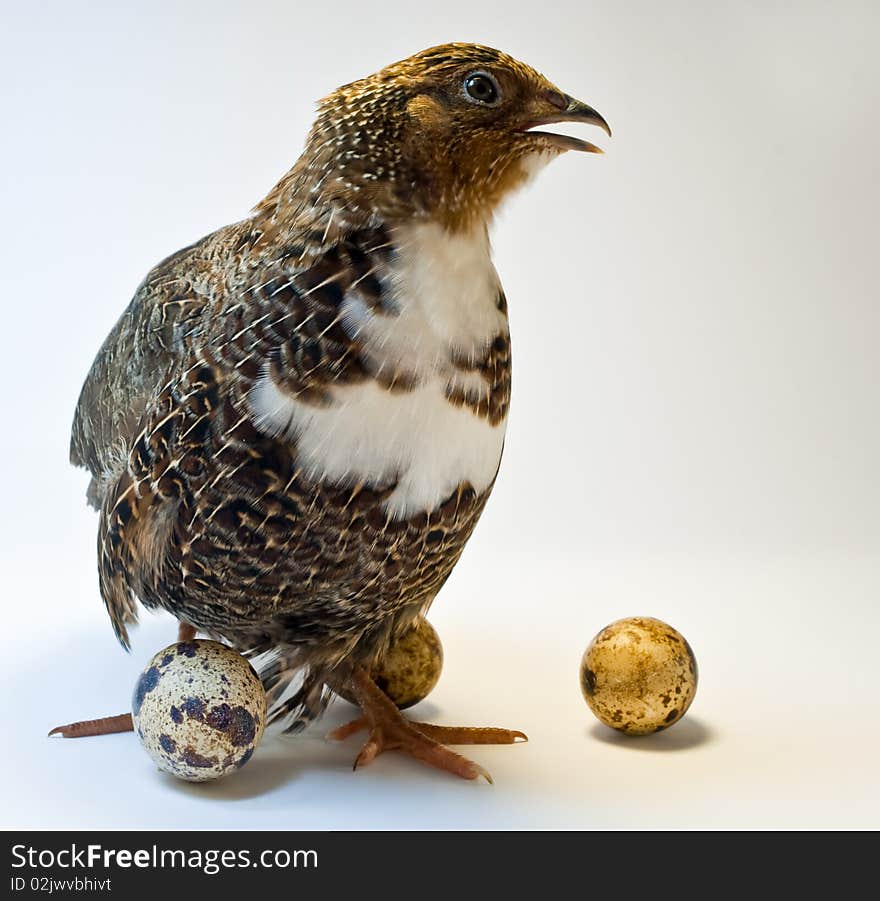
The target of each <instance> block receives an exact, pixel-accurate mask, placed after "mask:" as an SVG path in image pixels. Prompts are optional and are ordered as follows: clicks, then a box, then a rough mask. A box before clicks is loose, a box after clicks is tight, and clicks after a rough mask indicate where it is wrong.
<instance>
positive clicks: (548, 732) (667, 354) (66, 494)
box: [0, 2, 880, 828]
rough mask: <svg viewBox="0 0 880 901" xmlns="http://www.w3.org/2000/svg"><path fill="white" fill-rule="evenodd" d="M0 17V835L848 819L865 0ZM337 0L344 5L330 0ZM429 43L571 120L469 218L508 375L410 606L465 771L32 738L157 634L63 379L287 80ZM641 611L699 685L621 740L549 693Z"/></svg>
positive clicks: (272, 123) (74, 379) (171, 10)
mask: <svg viewBox="0 0 880 901" xmlns="http://www.w3.org/2000/svg"><path fill="white" fill-rule="evenodd" d="M50 6H51V9H49V10H48V11H41V12H39V13H38V12H37V11H26V10H25V8H24V7H21V6H19V7H16V8H15V9H13V10H10V11H8V12H7V15H6V21H7V22H8V23H9V27H7V28H4V30H3V31H4V33H3V35H0V41H2V42H3V46H2V47H0V51H2V52H0V66H2V68H3V72H2V73H0V75H2V78H0V86H2V87H0V90H2V91H3V92H4V94H5V96H4V108H5V110H6V116H7V119H9V117H10V116H11V117H12V118H11V127H10V128H9V131H8V134H9V140H7V141H5V142H4V144H3V147H2V149H0V153H2V154H3V165H2V170H0V171H2V173H3V179H4V217H3V220H2V223H0V247H2V248H3V254H4V256H3V266H2V269H0V279H2V285H0V290H2V296H3V311H4V333H3V337H4V353H3V356H2V360H0V367H2V379H3V381H2V384H3V385H4V389H5V390H4V394H3V412H4V439H3V442H2V444H0V454H2V459H0V464H2V468H0V472H2V473H3V474H4V510H5V516H4V517H3V521H2V523H0V548H2V550H0V566H2V574H3V583H2V584H3V595H4V599H5V605H4V614H5V616H4V629H3V633H2V634H3V638H2V655H0V659H2V664H0V667H2V669H0V678H2V702H0V703H2V711H0V715H2V717H3V722H4V725H5V726H6V730H5V731H6V734H7V738H6V739H5V743H4V752H3V754H4V759H3V763H4V765H3V767H2V775H0V780H2V782H0V790H2V793H3V794H2V797H3V799H4V803H3V805H2V810H3V814H2V825H3V826H5V827H7V828H10V827H24V826H36V827H46V828H49V827H64V826H67V827H77V826H80V827H84V828H85V827H97V826H104V827H137V826H160V827H161V826H167V827H170V828H200V827H202V828H225V827H245V828H270V827H279V828H308V827H312V826H320V827H344V826H364V827H371V826H411V825H413V826H422V827H432V826H438V827H461V826H464V827H481V826H499V827H517V826H519V827H532V826H536V827H543V826H564V825H570V826H585V827H589V826H603V825H614V826H628V825H653V824H656V825H681V826H725V825H735V826H767V825H776V826H858V825H863V826H864V825H870V826H880V778H878V774H877V768H876V757H877V754H876V748H877V746H878V742H880V718H878V717H877V701H876V685H877V684H878V677H880V663H878V655H877V653H876V637H877V634H878V626H880V622H878V619H880V612H878V607H880V605H878V601H877V598H878V596H880V565H878V564H880V516H878V510H880V480H878V478H877V475H876V470H877V460H878V459H880V417H878V416H877V386H878V376H880V364H878V354H877V338H878V334H880V303H878V290H877V269H876V248H877V243H878V241H877V239H878V228H877V219H876V211H877V209H878V208H880V181H878V179H877V168H876V167H877V162H876V161H877V159H880V124H878V121H877V116H876V109H877V103H878V100H880V97H878V85H880V58H878V56H877V54H876V53H875V48H876V45H877V40H878V37H880V28H878V12H877V10H876V5H875V4H870V3H867V2H866V3H859V4H857V3H849V4H838V5H835V6H834V7H833V9H832V7H831V6H827V7H826V8H825V9H824V10H823V9H822V8H820V7H819V6H818V5H816V6H815V7H813V6H811V5H809V4H804V5H801V7H802V8H801V9H800V10H799V11H798V12H797V13H794V12H791V11H786V6H785V5H783V4H779V5H777V6H773V7H768V5H767V4H733V3H731V4H700V5H697V4H692V3H670V4H664V5H663V6H662V8H661V7H657V6H656V5H655V4H649V3H643V4H628V5H626V8H623V5H622V4H616V3H610V2H609V3H604V4H590V3H584V2H578V3H574V2H572V3H570V4H564V3H559V4H544V5H543V6H541V8H540V10H538V9H537V8H536V7H535V6H534V4H530V3H522V4H521V5H520V6H518V7H517V6H514V5H506V6H505V9H504V12H503V14H501V13H500V12H499V11H498V8H497V6H493V5H491V4H489V5H484V7H479V6H475V5H474V4H473V3H470V2H468V3H465V2H461V3H458V2H451V3H445V4H441V5H439V6H435V7H430V8H429V9H426V11H425V13H424V15H422V14H420V16H419V17H418V20H417V21H413V20H412V19H413V17H412V16H411V15H410V14H409V13H407V12H406V10H407V9H409V5H408V4H402V3H398V4H395V3H389V4H384V5H383V6H382V13H381V14H380V15H377V16H373V15H372V14H371V16H370V17H369V18H368V17H367V16H366V15H365V14H364V12H363V10H364V7H363V5H362V4H355V3H353V2H352V3H351V4H349V6H348V7H346V5H345V4H344V3H342V4H337V5H336V6H335V7H334V9H333V11H332V13H331V11H330V10H329V9H325V8H323V7H320V6H309V7H307V8H306V7H303V8H298V6H297V5H295V4H288V3H279V4H269V3H263V4H260V3H253V2H252V3H247V4H244V3H241V4H221V3H212V4H200V5H196V4H192V5H188V6H186V7H185V8H184V7H183V5H181V4H164V5H162V4H157V3H150V4H142V5H135V4H125V5H112V4H106V5H104V6H103V8H102V5H101V4H92V3H89V4H80V7H81V8H80V9H79V10H77V9H76V4H61V3H58V4H51V5H50ZM341 8H349V9H351V11H352V12H351V21H350V22H349V23H348V24H345V21H344V18H343V19H340V18H339V15H338V12H337V10H338V9H341ZM449 39H458V40H462V39H468V40H477V41H483V42H485V43H490V44H494V45H496V46H499V47H502V48H503V49H505V50H508V51H509V52H511V53H513V54H514V55H516V56H519V57H521V58H522V59H524V60H525V61H527V62H529V63H531V64H533V65H535V66H536V67H538V68H539V69H542V70H543V71H544V72H545V73H546V74H547V75H548V76H549V77H550V78H551V79H552V80H554V81H555V82H556V83H557V84H558V85H559V86H560V87H561V88H562V89H564V90H566V91H568V92H570V93H572V94H574V95H575V96H578V97H579V98H580V99H582V100H585V101H587V102H588V103H591V104H592V105H594V106H595V107H596V108H597V109H598V110H600V111H601V112H602V113H603V114H604V115H605V116H606V117H607V119H608V120H609V122H610V123H611V125H612V128H613V129H614V138H613V139H612V140H608V141H604V146H606V147H607V148H608V151H609V152H608V153H607V155H606V156H605V157H604V158H596V157H583V156H575V155H574V154H569V155H568V156H567V157H565V158H563V159H561V160H559V161H556V162H554V163H553V164H552V165H551V166H550V167H548V169H547V170H545V171H544V172H542V173H541V174H540V175H539V176H538V178H537V179H536V182H535V184H534V186H533V187H532V188H531V189H530V190H529V191H527V192H526V193H524V194H522V195H521V196H519V197H518V198H517V199H516V200H514V201H513V202H512V203H511V204H510V205H509V206H508V207H507V208H506V210H505V213H504V215H503V216H502V218H501V221H500V222H499V223H498V227H497V228H496V231H495V234H494V239H493V240H494V244H495V247H496V265H497V267H498V270H499V273H500V275H501V278H502V282H503V284H504V287H505V289H506V292H507V295H508V299H509V303H510V312H511V328H512V339H513V356H514V361H515V375H514V397H513V407H512V414H511V422H510V428H509V431H508V439H507V445H506V450H505V459H504V461H503V463H502V468H501V474H500V476H499V479H498V483H497V486H496V490H495V494H494V496H493V498H492V501H491V502H490V504H489V506H488V508H487V511H486V513H485V515H484V518H483V521H482V522H481V524H480V527H479V529H478V530H477V533H476V535H475V537H474V539H473V541H472V542H471V544H470V546H469V547H468V549H467V551H466V553H465V556H464V558H463V560H462V563H461V564H460V566H459V567H458V568H457V569H456V571H455V573H454V574H453V577H452V579H451V580H450V582H449V583H448V585H447V586H446V588H445V589H444V591H443V592H442V594H441V595H440V598H439V600H438V602H437V604H436V605H435V607H434V609H433V611H432V614H431V619H432V621H433V622H434V624H435V625H436V626H437V628H438V630H439V632H440V634H441V637H442V639H443V641H444V645H445V648H446V652H447V657H446V666H445V670H444V675H443V678H442V680H441V682H440V685H439V686H438V688H437V690H436V691H435V693H434V694H433V695H432V697H431V698H430V699H429V701H428V702H426V704H425V705H424V708H425V709H424V716H425V717H431V718H433V719H436V720H437V721H440V722H446V723H460V724H495V725H507V726H511V727H515V728H521V729H524V730H525V731H526V732H528V733H529V735H530V738H531V741H530V742H529V743H528V744H527V745H524V746H517V747H512V748H511V747H504V748H485V749H483V748H477V749H473V756H474V757H475V758H476V759H477V760H479V761H480V762H482V763H483V764H484V765H486V766H487V767H488V768H489V770H490V771H491V772H492V774H493V776H494V777H495V781H496V784H495V785H494V786H492V787H490V786H487V785H477V784H465V783H459V782H456V781H455V780H453V779H451V778H450V777H447V776H445V775H444V774H440V773H434V772H431V771H428V770H426V769H424V768H421V767H419V766H418V765H416V764H415V763H410V762H409V761H405V760H402V759H400V758H398V757H397V756H392V755H388V756H386V757H384V758H382V759H380V760H378V761H376V762H375V763H374V764H373V765H372V766H371V767H370V768H369V769H365V770H364V771H362V772H358V773H356V774H352V773H351V772H350V769H349V767H350V761H351V759H352V758H353V756H354V754H355V752H356V742H355V741H354V740H352V741H349V742H348V743H346V744H344V745H340V746H332V745H327V744H325V743H324V742H323V741H322V740H320V737H319V736H320V734H321V733H322V732H323V731H325V730H326V729H329V728H330V727H331V726H332V725H333V724H334V723H336V722H339V721H341V719H342V718H343V717H344V716H345V715H346V713H348V712H349V711H348V709H346V708H344V707H343V705H342V704H340V705H339V707H338V708H337V709H334V710H333V711H331V713H330V714H329V715H328V716H327V718H326V719H325V721H324V722H323V723H321V724H320V726H319V729H318V730H317V731H316V732H315V733H314V735H309V736H305V737H303V738H300V739H296V740H293V741H291V742H287V743H284V744H282V743H280V742H279V743H276V744H266V745H264V747H263V748H262V749H261V750H260V751H259V752H258V753H257V755H255V757H254V759H253V760H252V761H251V763H250V764H248V766H247V768H245V769H244V770H243V771H242V772H241V773H240V774H239V775H237V776H236V777H235V779H234V780H233V779H230V780H229V781H228V782H227V783H225V784H222V783H221V784H217V785H215V786H203V787H188V786H185V785H179V784H177V783H174V782H172V781H171V780H170V779H166V778H165V777H162V776H161V775H160V774H158V773H156V772H155V770H153V768H152V767H151V765H150V762H149V760H148V759H147V757H146V756H145V755H144V754H143V753H142V752H141V751H140V750H139V748H138V746H137V744H136V742H135V741H134V740H133V739H132V737H131V736H118V737H108V738H103V739H94V740H90V741H80V742H74V741H66V742H65V741H63V740H52V741H50V740H47V739H46V738H45V732H46V730H47V729H48V728H49V727H50V726H52V725H55V724H56V723H59V722H62V721H67V720H69V719H71V718H76V717H80V716H89V715H97V714H104V713H113V712H119V711H121V710H123V709H125V708H126V707H127V704H128V698H129V694H130V687H131V685H132V684H133V682H134V678H135V676H136V674H137V672H138V670H139V669H140V666H141V665H142V664H143V663H144V662H145V661H146V660H147V659H148V658H149V657H150V656H151V655H152V653H153V652H155V651H156V650H157V649H158V648H159V647H160V646H162V645H164V644H167V643H168V642H170V640H171V639H172V637H173V633H174V629H173V625H172V624H171V622H170V621H169V620H159V619H154V618H151V617H146V618H145V621H144V625H143V626H142V628H140V629H139V630H137V631H136V632H135V634H134V643H135V645H134V653H133V654H132V656H131V657H126V656H125V655H124V654H123V652H122V651H121V650H120V649H119V648H118V647H117V646H116V645H115V643H114V640H113V637H112V632H111V630H110V627H109V624H108V622H107V621H106V617H105V614H104V612H103V610H102V608H101V604H100V601H99V598H98V593H97V584H96V582H97V580H96V576H95V557H94V554H95V550H94V542H95V528H96V523H95V519H94V515H93V514H92V513H91V512H90V511H88V510H87V509H86V508H85V505H84V501H83V493H84V490H85V483H86V478H85V475H84V474H83V473H81V472H76V471H74V470H72V469H71V468H69V467H68V466H67V465H66V457H67V441H68V434H69V427H70V420H71V416H72V412H73V407H74V404H75V401H76V396H77V393H78V390H79V386H80V384H81V382H82V379H83V377H84V375H85V373H86V370H87V368H88V366H89V363H90V362H91V359H92V357H93V355H94V353H95V351H96V350H97V347H98V345H99V344H100V341H101V340H102V339H103V337H104V335H105V334H106V332H107V331H108V330H109V328H110V327H111V325H112V323H113V321H114V320H115V318H116V317H117V316H118V314H119V312H120V311H121V310H122V308H123V307H124V305H125V304H126V303H127V301H128V299H129V297H130V296H131V294H132V292H133V290H134V288H135V286H136V285H137V283H138V282H139V281H140V279H141V278H142V277H143V275H144V274H145V272H146V271H147V270H148V269H149V268H150V266H151V265H153V264H154V263H155V262H156V261H157V260H158V259H160V258H161V257H162V256H164V255H166V254H167V253H169V252H171V251H173V250H175V249H176V248H178V247H181V246H183V245H184V244H187V243H189V242H190V241H192V240H193V239H195V238H197V237H198V236H199V235H201V234H204V233H205V232H207V231H209V230H211V229H212V228H214V227H217V226H219V225H221V224H223V223H225V222H228V221H231V220H233V219H236V218H239V217H240V216H241V215H243V214H244V213H245V212H247V210H248V209H249V208H250V206H251V205H253V204H254V203H255V202H256V201H257V200H258V199H259V198H260V197H261V196H262V195H263V194H264V193H265V192H266V191H267V190H268V189H269V188H270V187H271V185H272V183H273V182H274V180H275V179H276V178H277V177H278V176H279V175H280V174H281V173H282V172H283V171H284V169H285V168H286V167H287V166H288V165H289V164H290V163H291V162H292V161H293V159H294V157H295V156H296V154H297V153H298V152H299V148H300V147H301V145H302V140H303V137H304V135H305V132H306V129H307V127H308V124H309V118H310V115H311V104H312V101H313V100H314V99H315V98H317V97H318V96H319V95H321V94H322V93H325V92H327V91H328V90H330V89H332V88H333V87H335V86H336V85H338V84H340V83H342V82H344V81H348V80H351V79H353V78H355V77H357V76H358V75H362V74H364V73H366V72H369V71H372V70H374V69H376V68H378V67H379V66H381V65H382V64H384V63H386V62H388V61H390V60H393V59H397V58H400V57H401V56H405V55H407V54H408V53H410V52H413V51H415V50H417V49H420V48H422V47H425V46H428V45H431V44H434V43H438V42H441V41H444V40H449ZM630 614H645V615H652V616H657V617H660V618H662V619H665V620H667V621H668V622H670V623H671V624H672V625H674V626H676V627H677V628H678V629H680V630H681V631H682V632H683V633H684V634H685V635H686V636H687V638H688V639H689V640H690V642H691V644H692V645H693V647H694V649H695V651H696V654H697V657H698V660H699V663H700V667H701V684H700V687H699V689H698V693H697V698H696V701H695V702H694V705H693V707H692V710H691V712H690V713H689V714H688V716H687V717H686V718H685V720H683V721H682V722H681V723H680V724H679V725H677V726H676V727H674V728H673V729H671V730H670V731H669V732H667V733H663V734H661V735H659V736H656V737H653V738H649V739H644V740H640V741H627V740H617V739H616V738H615V737H614V736H613V734H612V733H608V732H606V731H604V730H603V729H601V728H600V727H599V726H597V725H594V723H593V722H592V717H591V715H590V714H589V712H588V711H587V708H586V705H585V704H584V702H583V701H582V700H581V698H580V695H579V689H578V683H577V667H578V662H579V659H580V655H581V653H582V651H583V649H584V647H585V646H586V644H587V642H588V641H589V640H590V638H591V637H592V635H593V634H594V633H595V632H596V631H597V630H598V629H599V628H601V627H602V626H604V625H605V624H606V623H607V622H609V621H611V620H613V619H616V618H618V617H620V616H625V615H630Z"/></svg>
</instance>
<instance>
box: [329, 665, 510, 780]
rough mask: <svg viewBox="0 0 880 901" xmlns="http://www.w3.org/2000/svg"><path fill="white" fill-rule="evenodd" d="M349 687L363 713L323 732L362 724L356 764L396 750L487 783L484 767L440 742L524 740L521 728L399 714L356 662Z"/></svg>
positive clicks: (341, 733)
mask: <svg viewBox="0 0 880 901" xmlns="http://www.w3.org/2000/svg"><path fill="white" fill-rule="evenodd" d="M348 686H349V688H350V690H351V692H352V693H353V694H354V696H355V697H356V698H357V701H358V704H360V707H361V710H362V711H363V714H364V715H363V716H362V717H361V718H359V719H356V720H354V721H352V722H350V723H346V724H345V725H344V726H340V727H339V728H338V729H334V730H333V731H332V732H331V733H330V735H329V736H328V737H329V738H335V739H339V740H341V739H344V738H348V737H349V736H350V735H354V734H355V733H356V732H360V731H361V730H362V729H366V730H367V731H368V737H367V741H366V743H365V744H364V746H363V748H361V751H360V754H358V756H357V759H356V760H355V762H354V768H355V769H357V768H358V767H359V766H362V765H363V764H367V763H369V762H370V761H371V760H373V758H374V757H377V756H378V755H379V754H381V753H382V752H383V751H391V750H397V751H404V752H405V753H407V754H409V755H410V756H412V757H415V758H416V759H418V760H421V761H422V762H423V763H427V764H429V765H430V766H435V767H437V768H438V769H441V770H446V771H447V772H450V773H454V774H455V775H456V776H461V778H462V779H476V778H477V777H478V776H482V777H483V778H484V779H485V780H486V781H487V782H491V781H492V777H491V776H490V775H489V773H488V772H487V771H486V770H485V769H484V768H483V767H481V766H480V765H479V764H477V763H474V762H473V761H472V760H468V759H467V758H466V757H462V756H461V755H460V754H456V753H455V751H451V750H449V748H447V747H444V743H449V744H462V745H464V744H467V745H477V744H492V745H509V744H513V743H514V742H515V741H517V740H521V741H526V740H527V739H526V736H525V734H524V733H522V732H517V731H515V730H512V729H494V728H488V729H479V728H469V727H461V728H459V727H455V726H433V725H431V724H430V723H415V722H412V721H410V720H408V719H406V718H405V717H404V716H403V714H402V713H401V712H400V711H399V710H398V709H397V707H396V706H395V705H394V703H393V702H392V701H391V700H390V698H388V697H387V695H385V693H384V692H383V691H382V690H381V689H380V688H379V686H378V685H376V683H375V682H374V681H373V679H372V678H371V677H370V675H369V673H367V671H366V670H365V669H364V668H363V667H361V666H355V667H354V669H353V670H352V673H351V676H350V677H349V680H348Z"/></svg>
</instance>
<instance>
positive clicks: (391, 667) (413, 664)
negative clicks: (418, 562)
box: [336, 618, 443, 710]
mask: <svg viewBox="0 0 880 901" xmlns="http://www.w3.org/2000/svg"><path fill="white" fill-rule="evenodd" d="M442 669H443V645H441V644H440V636H439V635H438V634H437V632H436V630H435V629H434V627H433V626H432V625H431V624H430V623H429V622H428V621H427V620H426V619H424V618H420V619H417V620H416V621H415V623H414V624H413V626H412V627H411V628H410V629H409V630H408V631H407V632H405V633H404V634H403V635H402V636H401V637H400V638H398V639H397V641H395V642H393V644H392V645H391V646H390V647H389V649H388V652H387V654H385V656H384V657H382V659H381V660H380V661H379V663H378V665H377V666H375V667H374V668H373V669H372V671H371V674H372V676H373V679H374V680H375V681H376V684H377V685H378V686H379V688H381V689H382V691H384V692H385V694H386V695H388V697H389V698H391V700H392V701H394V703H395V704H396V705H397V706H398V707H399V708H400V709H401V710H403V709H405V708H406V707H412V706H413V704H418V703H419V701H423V700H424V699H425V698H427V697H428V695H429V694H430V693H431V692H432V691H433V689H434V686H435V685H436V684H437V680H438V679H439V678H440V671H441V670H442ZM336 690H337V692H338V693H339V694H340V695H342V697H343V698H345V700H346V701H350V702H351V703H352V704H354V703H356V701H355V699H354V697H353V696H352V695H351V694H350V693H349V692H348V691H347V690H346V689H345V688H343V687H341V686H340V687H338V688H337V689H336Z"/></svg>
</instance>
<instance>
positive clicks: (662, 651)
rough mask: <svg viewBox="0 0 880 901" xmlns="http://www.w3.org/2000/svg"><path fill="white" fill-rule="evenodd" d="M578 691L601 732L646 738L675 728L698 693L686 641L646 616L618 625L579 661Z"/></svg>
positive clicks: (603, 634)
mask: <svg viewBox="0 0 880 901" xmlns="http://www.w3.org/2000/svg"><path fill="white" fill-rule="evenodd" d="M580 682H581V691H582V692H583V695H584V699H585V700H586V702H587V705H588V706H589V708H590V710H592V711H593V713H594V714H595V715H596V717H597V718H598V719H599V720H601V721H602V722H603V723H604V724H605V725H606V726H610V727H611V728H612V729H617V730H619V731H621V732H625V733H627V734H629V735H646V734H648V733H651V732H659V731H660V730H661V729H666V728H667V727H669V726H671V725H673V723H677V722H678V721H679V720H680V719H681V718H682V717H683V716H684V714H685V712H686V711H687V709H688V707H690V704H691V701H693V699H694V694H695V693H696V690H697V661H696V658H695V657H694V652H693V651H692V650H691V646H690V645H689V644H688V643H687V641H686V640H685V637H684V636H683V635H682V634H681V633H680V632H678V631H677V630H675V629H673V628H672V626H670V625H668V624H667V623H664V622H662V621H661V620H659V619H653V618H652V617H649V616H633V617H629V618H627V619H620V620H617V622H613V623H611V625H610V626H606V627H605V628H604V629H603V630H602V631H601V632H599V634H598V635H596V637H595V638H594V639H593V640H592V642H591V643H590V645H589V647H588V648H587V650H586V651H585V652H584V656H583V658H582V660H581V668H580Z"/></svg>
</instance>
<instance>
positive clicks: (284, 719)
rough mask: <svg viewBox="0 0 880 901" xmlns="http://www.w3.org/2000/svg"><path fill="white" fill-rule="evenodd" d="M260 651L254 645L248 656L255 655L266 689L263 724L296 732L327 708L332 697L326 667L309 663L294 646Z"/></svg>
mask: <svg viewBox="0 0 880 901" xmlns="http://www.w3.org/2000/svg"><path fill="white" fill-rule="evenodd" d="M263 650H264V649H261V648H256V649H254V652H252V653H251V655H249V656H253V654H254V653H256V654H259V656H258V657H257V659H255V660H252V663H253V664H254V667H255V668H256V670H257V674H258V675H259V677H260V681H261V682H262V683H263V687H264V688H265V689H266V700H267V703H268V707H269V715H268V719H267V725H268V726H270V727H271V726H277V727H278V730H279V731H281V732H284V733H287V734H290V733H293V732H300V731H301V730H303V729H305V727H306V726H308V725H309V724H310V723H313V722H314V721H315V720H317V719H318V718H319V717H320V716H321V714H323V713H324V711H325V710H326V709H327V704H328V703H329V701H330V698H331V696H332V694H331V691H330V689H329V688H328V687H327V685H326V679H327V676H328V670H327V667H326V666H323V665H320V664H315V663H312V662H310V661H309V660H308V659H307V658H306V655H305V654H304V653H303V652H302V651H301V650H299V649H297V648H292V647H287V646H281V647H276V648H273V649H271V650H269V651H267V652H265V653H262V651H263Z"/></svg>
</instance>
